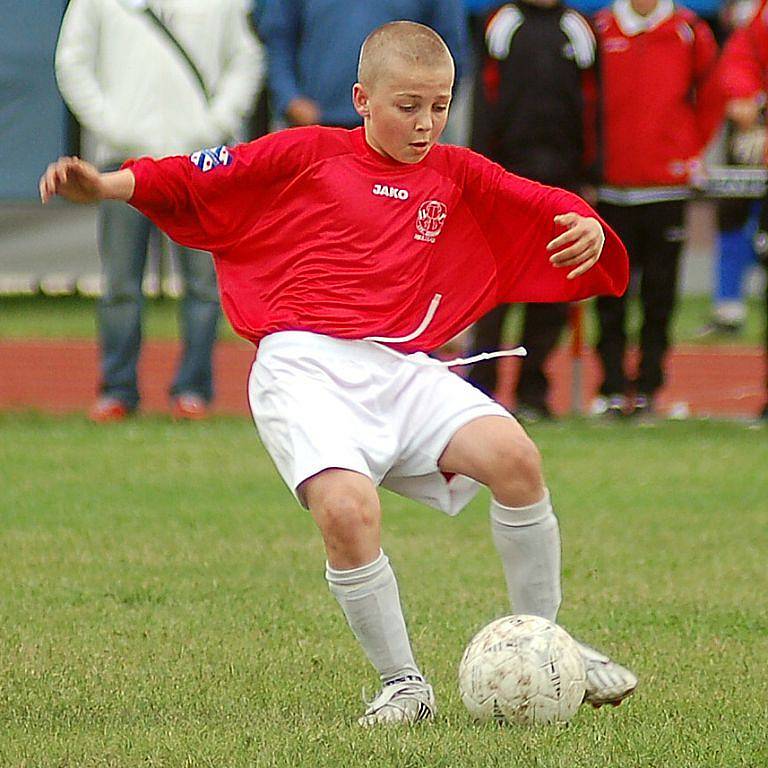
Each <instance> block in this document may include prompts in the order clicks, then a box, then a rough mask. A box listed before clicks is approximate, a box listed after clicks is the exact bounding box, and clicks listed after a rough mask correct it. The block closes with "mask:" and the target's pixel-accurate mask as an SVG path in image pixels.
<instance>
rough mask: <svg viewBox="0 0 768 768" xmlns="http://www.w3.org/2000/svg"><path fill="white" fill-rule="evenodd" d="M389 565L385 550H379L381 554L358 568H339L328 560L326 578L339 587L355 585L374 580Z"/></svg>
mask: <svg viewBox="0 0 768 768" xmlns="http://www.w3.org/2000/svg"><path fill="white" fill-rule="evenodd" d="M388 567H389V558H388V557H387V556H386V555H385V554H384V552H383V550H381V549H380V550H379V556H378V557H377V558H376V559H375V560H374V561H373V562H371V563H368V564H367V565H360V566H358V567H357V568H346V569H344V570H337V569H336V568H333V567H332V566H331V564H330V563H329V562H328V561H327V560H326V562H325V578H326V579H327V581H328V583H329V584H331V585H333V586H338V587H355V586H358V585H360V584H365V583H366V582H370V581H373V580H374V579H375V578H376V577H377V576H379V575H380V574H381V573H382V572H383V571H384V570H386V568H388Z"/></svg>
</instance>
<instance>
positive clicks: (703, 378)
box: [0, 340, 765, 418]
mask: <svg viewBox="0 0 768 768" xmlns="http://www.w3.org/2000/svg"><path fill="white" fill-rule="evenodd" d="M177 355H178V345H177V344H176V343H175V342H170V341H169V342H162V341H150V342H146V343H145V344H144V349H143V353H142V358H141V363H140V366H139V377H140V386H141V390H142V397H143V399H142V409H143V410H144V411H146V412H150V413H157V412H164V411H167V410H168V396H167V389H168V386H169V383H170V381H171V379H172V376H173V370H174V366H175V362H176V358H177ZM252 358H253V348H252V347H251V346H250V345H249V344H246V343H245V342H221V343H219V345H218V346H217V348H216V353H215V360H214V366H215V376H216V392H217V397H216V402H215V406H214V412H215V413H222V414H241V415H247V414H248V405H247V398H246V377H247V374H248V370H249V367H250V364H251V360H252ZM516 365H517V363H516V361H513V360H510V359H508V358H507V359H505V360H504V361H503V366H502V371H501V376H500V390H501V391H500V393H499V394H500V397H499V399H500V400H501V401H502V402H504V404H505V405H510V404H511V403H510V402H509V398H508V397H505V396H504V395H505V393H506V392H509V391H510V390H511V386H512V382H513V381H514V376H515V366H516ZM549 368H550V370H551V373H552V380H553V392H552V399H553V403H554V408H555V411H556V412H557V413H561V414H562V413H566V412H567V411H568V410H569V409H570V407H571V374H572V365H571V361H570V358H569V353H568V350H567V349H566V348H565V347H561V349H560V350H559V351H558V352H557V353H556V354H555V355H553V357H552V359H551V361H550V366H549ZM667 370H668V383H667V384H666V386H665V387H664V389H663V390H662V391H661V392H660V394H659V402H658V405H659V410H660V411H661V412H662V413H668V412H671V411H673V410H674V411H678V412H679V414H680V415H682V414H684V413H685V412H686V411H687V412H688V413H690V415H691V416H699V417H704V416H718V417H734V418H743V417H752V416H754V415H755V414H756V413H757V412H758V411H759V409H760V408H761V407H762V405H763V402H764V398H765V390H764V382H765V362H764V353H763V351H762V350H761V349H759V348H745V347H727V346H721V347H711V346H706V347H705V346H688V347H680V348H677V349H676V350H675V351H674V352H673V353H672V354H671V355H670V357H669V361H668V366H667ZM598 373H599V368H598V364H597V361H596V359H595V357H594V355H593V354H592V353H591V352H590V353H587V354H586V355H585V357H584V363H583V384H584V386H583V392H584V395H583V400H584V403H585V404H588V403H589V400H590V399H591V397H592V394H593V393H594V390H595V387H596V383H597V380H598ZM97 382H98V348H97V346H96V344H95V343H94V342H92V341H68V340H67V341H49V340H44V341H43V340H41V341H0V410H3V411H25V410H36V411H42V412H46V413H56V414H64V413H78V412H85V411H86V410H87V409H88V407H89V406H90V404H91V403H92V402H93V400H94V398H95V396H96V385H97ZM680 404H685V405H684V406H681V405H680Z"/></svg>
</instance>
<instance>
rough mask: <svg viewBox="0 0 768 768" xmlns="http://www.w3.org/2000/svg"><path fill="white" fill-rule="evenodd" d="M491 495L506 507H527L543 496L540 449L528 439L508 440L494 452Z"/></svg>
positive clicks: (521, 436) (523, 435)
mask: <svg viewBox="0 0 768 768" xmlns="http://www.w3.org/2000/svg"><path fill="white" fill-rule="evenodd" d="M494 453H495V455H494V462H493V468H492V473H491V474H492V477H491V481H490V482H489V483H488V485H489V487H490V489H491V493H493V495H494V497H495V498H496V499H497V500H498V501H499V502H500V503H501V504H505V505H507V506H526V505H528V504H533V503H535V502H537V501H539V500H540V499H541V498H542V496H543V494H544V477H543V474H542V462H541V454H540V453H539V449H538V448H537V447H536V444H535V443H534V442H533V440H531V439H530V437H528V435H525V434H522V435H519V436H516V437H515V438H514V439H509V440H505V441H504V443H503V444H502V445H500V446H499V448H498V450H497V451H495V452H494Z"/></svg>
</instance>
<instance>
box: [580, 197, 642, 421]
mask: <svg viewBox="0 0 768 768" xmlns="http://www.w3.org/2000/svg"><path fill="white" fill-rule="evenodd" d="M639 207H640V206H636V205H635V206H621V205H610V204H607V203H601V204H600V206H599V207H598V212H599V213H600V215H601V216H602V217H603V219H605V221H606V222H607V224H608V225H609V226H610V227H611V228H612V229H613V230H614V232H616V234H617V235H618V236H619V237H620V238H621V240H622V241H623V243H624V245H625V246H626V248H627V253H628V254H629V262H630V268H635V266H636V253H637V252H638V250H639V247H640V239H639V232H640V229H639V216H640V214H639V212H638V208H639ZM595 309H596V311H597V319H598V325H599V337H598V342H597V347H596V350H597V354H598V357H599V358H600V362H601V364H602V368H603V380H602V382H601V384H600V388H599V391H598V396H597V397H596V398H595V400H594V401H593V402H592V406H591V408H590V412H591V413H592V415H593V416H612V417H614V416H616V417H617V416H622V415H624V413H625V411H626V408H627V389H628V381H627V375H626V372H625V363H624V357H625V353H626V348H627V331H626V327H625V324H626V313H627V294H626V293H625V294H624V295H623V296H599V297H598V298H597V300H596V302H595Z"/></svg>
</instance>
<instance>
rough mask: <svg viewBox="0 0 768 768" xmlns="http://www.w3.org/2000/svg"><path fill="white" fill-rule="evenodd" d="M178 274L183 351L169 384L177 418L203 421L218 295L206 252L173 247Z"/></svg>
mask: <svg viewBox="0 0 768 768" xmlns="http://www.w3.org/2000/svg"><path fill="white" fill-rule="evenodd" d="M173 252H174V254H175V256H176V259H177V263H178V265H179V271H180V273H181V278H182V284H183V290H184V293H183V296H182V298H181V302H180V305H179V327H180V331H181V337H182V343H183V349H182V354H181V359H180V361H179V367H178V370H177V372H176V377H175V378H174V380H173V384H172V385H171V391H170V394H171V398H172V400H173V404H174V407H173V412H174V415H175V416H176V417H177V418H187V419H196V418H203V417H204V416H205V415H206V413H207V406H208V404H209V403H210V402H211V400H212V399H213V348H214V345H215V343H216V336H217V332H218V324H219V315H220V311H219V292H218V287H217V283H216V271H215V269H214V266H213V259H212V257H211V254H210V253H207V252H205V251H197V250H194V249H192V248H184V247H182V246H179V245H175V244H174V246H173Z"/></svg>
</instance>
